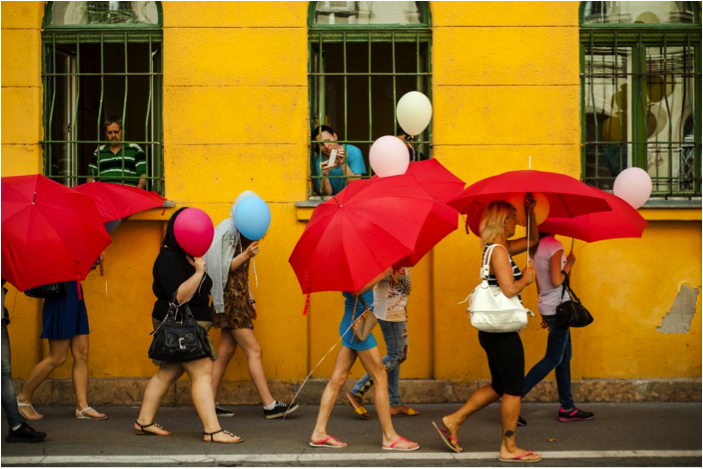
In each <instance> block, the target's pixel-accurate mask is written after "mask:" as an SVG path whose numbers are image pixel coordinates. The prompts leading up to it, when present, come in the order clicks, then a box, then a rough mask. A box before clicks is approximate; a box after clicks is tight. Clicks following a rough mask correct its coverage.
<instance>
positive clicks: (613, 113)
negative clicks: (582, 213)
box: [581, 27, 701, 198]
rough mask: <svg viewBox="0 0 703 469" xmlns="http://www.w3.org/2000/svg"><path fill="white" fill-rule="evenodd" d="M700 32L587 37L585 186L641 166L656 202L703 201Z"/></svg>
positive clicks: (607, 186)
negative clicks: (648, 180) (702, 187)
mask: <svg viewBox="0 0 703 469" xmlns="http://www.w3.org/2000/svg"><path fill="white" fill-rule="evenodd" d="M700 46H701V33H700V27H698V31H695V32H694V31H682V30H678V31H671V32H669V31H662V32H657V31H655V30H648V31H642V32H636V31H632V30H630V31H622V32H619V31H608V32H604V31H603V30H602V29H601V30H600V31H585V30H582V32H581V129H582V130H581V164H582V171H581V172H582V178H583V180H584V181H585V182H586V183H588V184H590V185H593V186H596V187H599V188H600V189H603V190H612V188H613V182H614V181H615V178H616V176H617V175H618V174H619V173H620V172H621V171H622V170H623V169H625V168H627V167H631V166H637V167H640V168H642V169H644V170H645V171H647V172H648V173H649V175H650V176H651V178H652V183H653V191H652V197H663V198H669V197H687V198H690V197H699V196H700V195H701V94H700V90H701V57H700V55H701V49H700Z"/></svg>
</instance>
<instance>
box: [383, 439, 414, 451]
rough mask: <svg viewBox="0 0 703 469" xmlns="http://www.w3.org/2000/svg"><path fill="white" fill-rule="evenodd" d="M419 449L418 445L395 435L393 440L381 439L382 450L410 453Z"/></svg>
mask: <svg viewBox="0 0 703 469" xmlns="http://www.w3.org/2000/svg"><path fill="white" fill-rule="evenodd" d="M419 447H420V444H419V443H416V442H414V441H410V440H408V439H407V438H403V437H402V436H399V435H397V436H396V437H395V438H391V439H388V440H387V439H385V438H384V439H383V449H393V450H398V451H412V450H414V449H418V448H419Z"/></svg>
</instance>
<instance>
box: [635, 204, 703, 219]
mask: <svg viewBox="0 0 703 469" xmlns="http://www.w3.org/2000/svg"><path fill="white" fill-rule="evenodd" d="M702 206H703V205H702V204H701V199H700V198H694V199H669V200H661V199H650V200H648V201H647V202H646V203H645V204H644V205H643V206H642V207H640V208H639V211H640V215H642V216H643V217H644V219H645V220H647V221H701V207H702Z"/></svg>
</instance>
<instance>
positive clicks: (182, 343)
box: [149, 291, 211, 362]
mask: <svg viewBox="0 0 703 469" xmlns="http://www.w3.org/2000/svg"><path fill="white" fill-rule="evenodd" d="M176 295H178V291H176V293H174V294H173V301H171V302H169V307H168V312H167V313H166V317H165V318H164V321H163V322H162V323H161V325H160V326H159V327H158V328H156V330H155V331H154V332H152V333H151V335H153V336H154V340H152V342H151V347H149V358H151V359H152V360H163V361H170V362H187V361H190V360H198V359H200V358H205V357H210V356H211V350H210V341H209V340H208V337H207V332H205V329H203V328H202V327H200V326H199V325H198V322H197V321H196V320H195V317H194V316H193V312H192V311H191V310H190V306H188V302H185V303H183V304H180V305H179V304H177V300H176ZM189 301H190V300H189Z"/></svg>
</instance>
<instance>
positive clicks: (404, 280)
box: [346, 267, 420, 419]
mask: <svg viewBox="0 0 703 469" xmlns="http://www.w3.org/2000/svg"><path fill="white" fill-rule="evenodd" d="M393 274H394V276H395V277H396V282H393V281H391V278H392V277H386V278H384V279H383V280H381V281H380V282H379V283H378V284H377V285H376V286H375V287H374V298H375V299H376V304H375V305H374V314H375V315H376V317H377V318H378V325H379V326H381V332H383V340H384V341H385V342H386V356H385V357H383V364H384V365H385V367H386V371H387V372H388V396H389V397H390V403H391V415H408V416H414V415H419V414H420V412H418V411H416V410H415V409H413V408H411V407H405V406H404V405H403V404H402V403H401V401H400V393H399V391H398V381H399V379H400V364H401V363H403V362H404V361H405V360H406V359H407V358H408V311H407V304H408V296H409V295H410V288H411V283H410V269H408V268H407V267H402V268H400V269H399V270H394V272H393ZM372 386H373V380H372V379H371V376H369V374H368V373H367V374H365V375H364V376H363V377H362V378H361V379H360V380H359V381H358V382H357V383H356V386H354V387H353V388H352V390H351V391H349V392H347V394H346V397H347V399H348V401H349V404H350V405H351V407H352V408H353V409H354V411H355V412H356V413H357V414H358V415H360V416H361V418H363V419H369V418H370V415H369V413H368V412H367V411H366V409H365V408H364V406H363V403H362V402H363V397H364V394H366V392H367V391H368V390H369V389H371V387H372Z"/></svg>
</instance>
